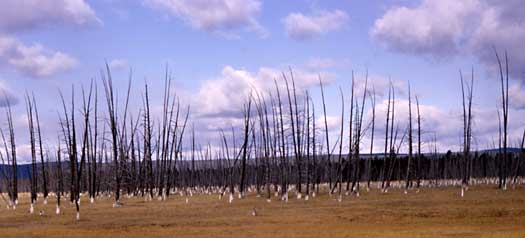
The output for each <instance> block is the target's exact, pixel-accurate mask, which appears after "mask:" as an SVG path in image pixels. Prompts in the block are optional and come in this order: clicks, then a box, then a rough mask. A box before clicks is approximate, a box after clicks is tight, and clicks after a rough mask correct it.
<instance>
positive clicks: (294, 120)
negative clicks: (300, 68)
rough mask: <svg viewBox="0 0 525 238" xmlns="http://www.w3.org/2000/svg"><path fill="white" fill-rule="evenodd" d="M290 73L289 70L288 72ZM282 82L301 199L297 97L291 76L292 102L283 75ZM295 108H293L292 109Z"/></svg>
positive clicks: (298, 193) (298, 195)
mask: <svg viewBox="0 0 525 238" xmlns="http://www.w3.org/2000/svg"><path fill="white" fill-rule="evenodd" d="M290 72H291V70H290ZM283 78H284V82H285V84H286V92H287V94H288V105H289V112H290V126H291V129H292V132H291V133H292V143H293V152H294V158H295V165H296V166H297V179H296V184H295V186H296V190H297V197H298V198H300V197H301V152H300V151H301V145H300V144H301V139H300V138H301V136H300V134H301V132H300V130H299V128H300V125H299V112H298V110H297V96H296V93H295V81H294V79H293V74H292V76H291V80H292V87H293V88H292V90H293V101H292V96H291V93H290V88H289V85H288V80H287V79H286V76H285V75H284V73H283ZM294 106H295V107H294Z"/></svg>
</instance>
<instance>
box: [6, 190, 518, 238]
mask: <svg viewBox="0 0 525 238" xmlns="http://www.w3.org/2000/svg"><path fill="white" fill-rule="evenodd" d="M458 195H459V190H458V189H457V188H445V189H431V190H430V189H427V190H421V192H419V193H417V194H416V193H415V192H414V191H412V192H411V193H410V194H408V195H404V194H403V193H402V191H400V190H391V191H390V192H389V193H388V194H381V193H379V192H378V191H377V190H373V191H371V192H362V194H361V196H360V197H359V198H356V197H345V199H344V200H343V201H342V202H340V203H339V202H337V200H336V198H335V197H332V198H330V197H328V196H326V195H325V196H320V197H319V196H318V197H316V198H314V199H310V201H304V200H296V199H290V201H289V202H288V203H287V204H284V203H282V202H277V201H276V200H275V199H274V200H273V201H272V202H271V203H267V202H266V200H265V199H263V198H256V197H255V196H249V197H248V198H246V199H243V200H237V199H236V200H234V202H233V204H231V205H230V204H228V201H227V200H228V199H227V198H226V197H225V198H223V199H222V200H219V199H218V196H217V195H198V196H194V197H191V198H190V200H189V203H188V204H186V203H185V198H183V197H180V196H173V197H170V198H169V200H168V201H164V202H160V201H156V200H155V201H151V202H144V200H143V199H141V198H132V199H124V201H123V202H124V206H123V207H121V208H112V202H113V201H112V200H111V198H104V199H102V200H98V201H97V202H96V203H95V204H88V203H87V200H86V199H84V200H83V203H82V206H81V221H80V222H76V221H75V220H74V217H75V210H74V206H70V205H69V204H67V205H66V206H65V207H64V208H63V212H64V214H62V215H60V216H56V215H55V213H54V209H55V205H54V204H53V202H50V204H48V205H47V206H46V207H43V205H42V204H41V202H40V203H39V204H38V206H37V207H36V209H35V214H33V215H30V214H28V212H27V211H28V204H27V201H26V200H29V199H26V198H25V197H23V198H21V200H22V203H21V204H20V205H19V207H18V208H17V210H16V211H8V210H6V209H5V208H2V210H0V237H3V238H7V237H112V238H117V237H252V238H253V237H525V226H524V225H525V190H524V189H523V188H519V189H516V190H508V191H505V192H503V191H500V190H497V189H495V188H488V187H475V188H472V189H471V190H470V191H468V192H467V193H466V196H465V197H464V198H460V197H459V196H458ZM50 201H52V200H50ZM254 207H255V208H256V209H257V211H258V215H257V216H252V215H251V211H252V208H254ZM41 209H44V210H45V215H44V216H39V215H38V211H39V210H41Z"/></svg>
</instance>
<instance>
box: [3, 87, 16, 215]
mask: <svg viewBox="0 0 525 238" xmlns="http://www.w3.org/2000/svg"><path fill="white" fill-rule="evenodd" d="M4 97H5V101H6V102H7V107H6V114H7V124H8V126H9V144H10V146H11V150H10V151H9V150H8V149H7V143H6V140H5V139H4V135H3V133H2V139H3V141H4V145H5V148H6V149H5V151H6V154H7V155H8V156H7V157H8V161H11V168H12V171H11V173H12V179H11V194H10V198H11V201H12V203H13V208H14V209H16V206H17V205H18V164H17V158H16V143H15V127H14V126H13V114H12V113H11V104H10V103H9V99H7V97H6V96H5V95H4ZM8 151H9V152H8ZM9 155H10V156H9Z"/></svg>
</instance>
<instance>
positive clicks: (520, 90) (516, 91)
mask: <svg viewBox="0 0 525 238" xmlns="http://www.w3.org/2000/svg"><path fill="white" fill-rule="evenodd" d="M524 87H525V86H524V85H519V84H514V85H512V86H510V88H509V103H510V104H511V106H512V107H513V108H516V109H525V88H524Z"/></svg>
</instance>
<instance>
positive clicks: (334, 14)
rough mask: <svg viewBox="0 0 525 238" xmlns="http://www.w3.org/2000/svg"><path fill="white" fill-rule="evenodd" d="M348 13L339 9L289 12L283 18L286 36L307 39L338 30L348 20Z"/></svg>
mask: <svg viewBox="0 0 525 238" xmlns="http://www.w3.org/2000/svg"><path fill="white" fill-rule="evenodd" d="M348 19H349V17H348V15H347V14H346V13H345V12H343V11H341V10H334V11H321V12H319V13H317V14H315V15H310V16H308V15H304V14H302V13H299V12H294V13H290V14H289V15H288V16H286V17H285V18H284V19H283V23H284V28H285V30H286V33H287V34H288V36H289V37H290V38H292V39H295V40H308V39H312V38H315V37H317V36H319V35H322V34H325V33H327V32H330V31H335V30H339V29H340V28H342V27H343V26H344V25H345V24H346V23H347V22H348Z"/></svg>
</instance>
